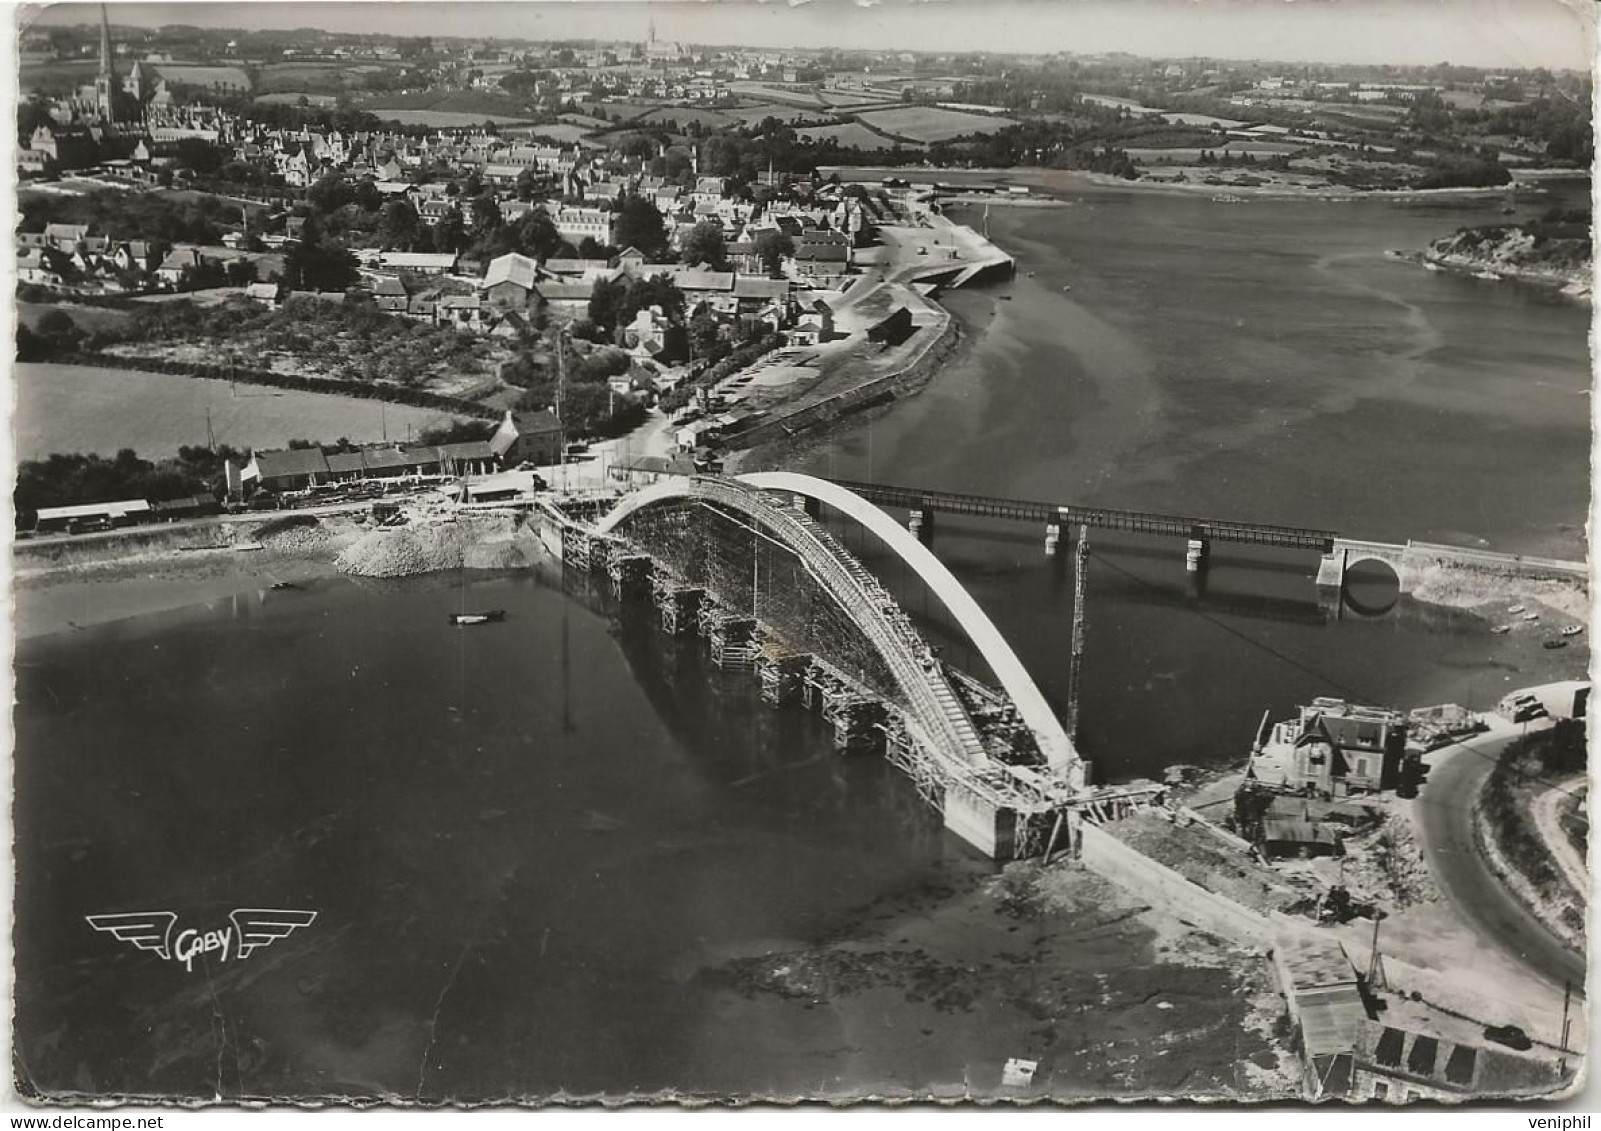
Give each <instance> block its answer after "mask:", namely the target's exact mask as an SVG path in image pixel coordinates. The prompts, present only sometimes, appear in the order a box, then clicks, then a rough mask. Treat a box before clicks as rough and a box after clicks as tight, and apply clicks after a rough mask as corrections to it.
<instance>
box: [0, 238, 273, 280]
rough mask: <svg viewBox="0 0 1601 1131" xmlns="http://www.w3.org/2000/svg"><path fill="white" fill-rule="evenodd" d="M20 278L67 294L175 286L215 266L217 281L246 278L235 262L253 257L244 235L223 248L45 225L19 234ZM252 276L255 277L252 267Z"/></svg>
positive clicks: (252, 259)
mask: <svg viewBox="0 0 1601 1131" xmlns="http://www.w3.org/2000/svg"><path fill="white" fill-rule="evenodd" d="M15 241H16V249H17V257H16V265H17V281H18V282H19V283H27V284H31V285H34V286H41V287H47V288H49V289H52V290H57V291H62V292H67V293H85V294H119V293H126V292H142V291H148V290H152V289H168V290H176V289H178V288H179V287H182V286H185V285H187V284H188V283H190V282H191V281H192V280H193V279H195V278H196V277H204V276H205V275H206V273H207V272H208V271H209V270H212V269H214V270H215V279H216V281H217V283H219V284H221V283H226V282H235V283H239V282H243V281H245V279H246V278H247V276H243V275H236V274H233V272H234V271H235V270H236V268H234V267H233V266H232V265H234V264H244V263H247V262H253V261H254V260H255V256H253V255H252V254H251V253H249V252H246V251H244V250H243V249H242V247H241V243H242V241H240V240H237V239H235V240H231V241H226V243H225V246H223V247H219V248H204V249H202V248H201V247H199V246H197V245H195V244H187V243H180V244H171V243H167V242H166V241H163V240H146V239H118V238H114V237H111V236H105V235H97V234H94V233H92V232H91V231H90V228H89V225H87V224H47V225H45V228H44V230H43V231H40V232H17V233H16V235H15ZM248 277H249V278H254V267H252V268H251V272H250V275H249V276H248Z"/></svg>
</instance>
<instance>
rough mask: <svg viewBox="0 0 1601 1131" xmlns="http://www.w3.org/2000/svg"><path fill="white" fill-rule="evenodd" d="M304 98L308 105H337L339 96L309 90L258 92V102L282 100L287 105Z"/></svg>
mask: <svg viewBox="0 0 1601 1131" xmlns="http://www.w3.org/2000/svg"><path fill="white" fill-rule="evenodd" d="M302 98H304V99H305V100H306V104H307V105H308V106H337V105H338V104H339V96H338V95H336V94H313V93H312V92H311V91H308V90H284V91H279V92H278V93H276V94H258V95H256V101H257V102H280V103H283V104H284V105H286V106H295V105H298V104H299V102H300V100H301V99H302Z"/></svg>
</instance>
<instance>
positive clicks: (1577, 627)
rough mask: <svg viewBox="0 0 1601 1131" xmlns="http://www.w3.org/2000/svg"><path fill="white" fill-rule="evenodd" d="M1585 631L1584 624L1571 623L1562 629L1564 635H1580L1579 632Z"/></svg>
mask: <svg viewBox="0 0 1601 1131" xmlns="http://www.w3.org/2000/svg"><path fill="white" fill-rule="evenodd" d="M1583 631H1584V625H1582V624H1570V625H1568V626H1567V627H1566V628H1564V629H1563V630H1562V635H1563V636H1577V635H1579V633H1581V632H1583Z"/></svg>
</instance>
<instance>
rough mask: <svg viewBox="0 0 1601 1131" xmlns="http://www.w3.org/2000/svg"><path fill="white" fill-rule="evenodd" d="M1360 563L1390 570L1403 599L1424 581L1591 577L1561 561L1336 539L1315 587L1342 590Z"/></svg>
mask: <svg viewBox="0 0 1601 1131" xmlns="http://www.w3.org/2000/svg"><path fill="white" fill-rule="evenodd" d="M1362 562H1382V563H1383V564H1384V565H1386V566H1388V567H1389V568H1390V570H1391V572H1393V573H1394V574H1395V579H1396V583H1397V586H1398V587H1399V590H1400V592H1402V593H1411V592H1413V591H1415V590H1416V589H1417V588H1418V587H1420V586H1421V585H1423V584H1424V583H1425V582H1427V581H1431V580H1450V579H1453V578H1456V579H1460V578H1462V577H1466V576H1471V575H1477V576H1480V577H1528V578H1550V579H1553V580H1558V581H1573V580H1578V581H1586V580H1588V578H1589V576H1590V567H1589V565H1588V564H1587V563H1585V562H1575V561H1565V560H1563V559H1560V558H1537V557H1528V556H1526V555H1522V554H1497V553H1493V552H1491V551H1488V550H1475V549H1471V548H1468V547H1465V546H1447V545H1442V544H1439V543H1434V542H1415V541H1408V542H1406V543H1404V544H1399V543H1394V542H1365V541H1361V540H1358V539H1355V538H1335V539H1334V542H1333V546H1332V549H1331V551H1330V552H1329V553H1327V554H1324V555H1323V559H1322V561H1321V562H1320V563H1319V565H1318V574H1317V583H1318V586H1319V587H1320V588H1324V589H1333V590H1339V589H1343V588H1344V586H1345V575H1346V572H1347V571H1348V570H1349V569H1350V568H1351V567H1352V566H1355V565H1358V564H1360V563H1362Z"/></svg>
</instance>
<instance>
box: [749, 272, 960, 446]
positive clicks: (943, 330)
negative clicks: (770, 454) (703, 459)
mask: <svg viewBox="0 0 1601 1131" xmlns="http://www.w3.org/2000/svg"><path fill="white" fill-rule="evenodd" d="M930 305H931V306H933V307H934V309H935V310H937V311H938V312H939V321H938V323H936V324H935V325H934V326H930V327H927V328H926V329H924V330H922V331H919V332H920V333H925V334H927V335H928V336H927V340H926V341H925V342H924V344H923V346H922V348H921V349H920V350H919V351H918V352H917V353H916V354H915V355H914V356H913V357H912V359H911V360H910V361H908V362H907V363H906V364H905V365H904V366H902V367H901V368H899V369H896V370H894V371H892V372H890V373H885V374H882V375H881V376H878V377H875V378H873V379H872V380H870V381H867V382H864V383H863V384H861V385H858V386H856V388H854V389H847V390H845V391H844V392H842V393H836V394H835V395H834V396H832V397H829V398H827V399H826V400H821V401H818V402H817V403H815V404H810V405H807V406H806V407H805V408H800V409H796V410H795V411H794V412H791V413H788V414H787V415H784V416H779V417H770V418H767V419H764V420H762V421H761V422H760V423H758V424H756V425H754V426H752V427H750V428H747V429H745V431H743V432H737V433H734V434H733V435H730V436H727V437H725V438H724V446H725V447H727V448H729V449H730V450H733V449H738V448H753V447H756V446H757V445H759V444H766V443H770V442H772V441H774V440H787V439H789V438H790V437H792V436H796V435H798V434H799V433H801V432H804V431H806V430H807V429H809V428H815V427H817V426H818V425H820V424H827V423H830V422H832V421H835V420H838V419H840V418H842V417H845V416H850V415H851V414H853V413H857V412H861V411H863V410H864V409H869V408H874V407H877V406H878V405H881V404H887V403H889V402H890V401H893V400H896V399H898V398H899V397H900V396H902V395H903V394H904V393H906V392H908V391H910V390H912V389H916V388H918V387H919V386H921V385H922V384H923V383H924V382H926V381H927V380H928V379H929V378H931V377H932V376H933V375H934V373H935V371H936V370H937V369H938V368H939V364H940V362H941V361H943V360H944V359H945V357H946V355H947V354H948V353H949V352H950V350H951V349H952V347H954V346H955V344H956V341H957V338H958V336H959V333H960V331H959V330H958V329H957V326H956V320H955V319H953V318H952V317H951V316H950V314H949V313H948V312H947V311H946V310H945V309H944V308H943V307H940V306H939V305H938V304H930Z"/></svg>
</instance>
